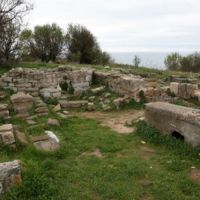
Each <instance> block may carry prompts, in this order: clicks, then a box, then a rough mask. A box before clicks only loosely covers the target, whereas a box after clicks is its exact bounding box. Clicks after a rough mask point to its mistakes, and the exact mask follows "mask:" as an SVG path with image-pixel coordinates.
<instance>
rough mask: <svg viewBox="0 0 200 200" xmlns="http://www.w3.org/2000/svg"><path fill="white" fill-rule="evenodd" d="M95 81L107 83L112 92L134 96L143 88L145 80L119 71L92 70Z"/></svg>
mask: <svg viewBox="0 0 200 200" xmlns="http://www.w3.org/2000/svg"><path fill="white" fill-rule="evenodd" d="M94 79H95V81H96V82H97V83H99V84H102V85H107V86H108V87H109V88H110V89H111V90H112V91H113V92H116V93H118V94H121V95H128V96H132V97H136V96H137V95H138V93H139V92H140V91H141V90H142V89H143V88H144V85H145V81H144V79H142V78H141V77H139V76H134V75H123V74H119V73H105V72H94Z"/></svg>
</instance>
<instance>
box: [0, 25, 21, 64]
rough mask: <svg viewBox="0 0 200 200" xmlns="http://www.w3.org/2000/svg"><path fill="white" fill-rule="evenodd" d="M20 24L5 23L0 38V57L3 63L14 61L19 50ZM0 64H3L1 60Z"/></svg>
mask: <svg viewBox="0 0 200 200" xmlns="http://www.w3.org/2000/svg"><path fill="white" fill-rule="evenodd" d="M19 35H20V24H13V23H12V22H9V23H7V24H6V25H5V26H4V34H3V37H0V55H1V59H3V60H4V62H8V61H9V60H10V59H11V58H12V59H14V58H15V57H16V56H17V54H18V50H19V41H18V38H19ZM1 62H3V61H2V60H1Z"/></svg>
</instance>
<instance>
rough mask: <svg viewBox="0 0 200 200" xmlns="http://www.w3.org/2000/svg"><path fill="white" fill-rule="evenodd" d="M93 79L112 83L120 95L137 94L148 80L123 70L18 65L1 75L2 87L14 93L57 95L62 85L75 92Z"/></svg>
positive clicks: (110, 86) (86, 86) (84, 89)
mask: <svg viewBox="0 0 200 200" xmlns="http://www.w3.org/2000/svg"><path fill="white" fill-rule="evenodd" d="M93 81H98V83H100V84H102V85H106V86H108V87H109V88H110V89H111V90H112V91H113V92H116V93H118V94H120V95H128V96H133V97H136V96H137V94H138V93H139V91H140V90H142V89H143V88H144V85H145V82H144V80H143V79H142V78H141V77H139V76H134V75H124V74H119V73H114V72H111V73H104V72H94V70H91V69H87V68H86V69H83V68H82V69H78V68H74V67H70V66H67V67H58V68H55V69H25V68H15V69H12V70H11V71H9V72H8V73H6V74H4V75H3V76H2V77H1V78H0V87H2V88H4V89H11V90H14V92H15V93H16V92H25V93H29V94H30V95H32V96H34V97H36V96H38V95H42V96H45V95H46V96H47V97H54V98H55V97H56V98H58V99H59V97H60V95H61V89H60V87H59V85H60V84H62V83H66V84H67V85H68V87H72V89H73V92H74V94H75V95H80V94H81V93H82V92H84V91H87V90H89V89H90V87H91V85H92V83H93Z"/></svg>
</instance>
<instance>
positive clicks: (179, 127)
mask: <svg viewBox="0 0 200 200" xmlns="http://www.w3.org/2000/svg"><path fill="white" fill-rule="evenodd" d="M145 118H146V120H147V122H149V123H150V124H152V125H153V126H155V127H156V128H157V129H158V130H160V131H161V133H163V134H167V135H172V136H175V137H179V138H182V139H184V140H185V142H187V143H189V144H191V145H192V146H194V147H195V146H197V145H199V144H200V131H199V130H200V110H198V109H193V108H189V107H183V106H178V105H174V104H169V103H165V102H155V103H149V104H147V105H146V110H145Z"/></svg>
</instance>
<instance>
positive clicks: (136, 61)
mask: <svg viewBox="0 0 200 200" xmlns="http://www.w3.org/2000/svg"><path fill="white" fill-rule="evenodd" d="M140 63H141V59H140V58H139V57H138V56H134V59H133V65H134V66H135V67H139V65H140Z"/></svg>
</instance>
